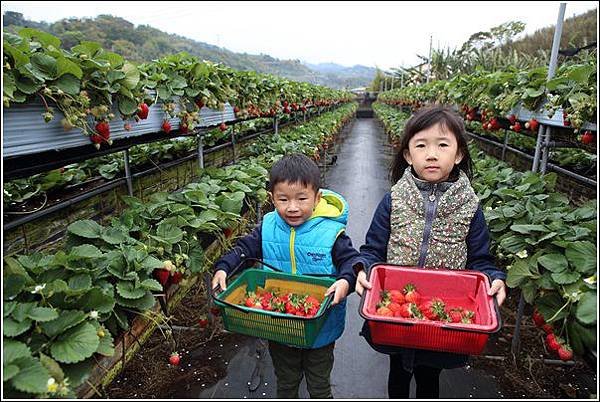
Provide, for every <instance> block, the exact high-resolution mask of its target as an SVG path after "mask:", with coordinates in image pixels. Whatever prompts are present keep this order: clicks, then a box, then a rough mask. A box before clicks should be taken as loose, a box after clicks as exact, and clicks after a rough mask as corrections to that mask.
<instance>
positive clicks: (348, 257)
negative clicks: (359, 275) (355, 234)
mask: <svg viewBox="0 0 600 402" xmlns="http://www.w3.org/2000/svg"><path fill="white" fill-rule="evenodd" d="M331 258H332V260H333V265H335V267H336V268H337V270H338V275H337V279H346V280H347V281H348V283H349V284H350V290H349V291H348V293H350V292H353V291H354V286H355V285H356V274H355V273H354V266H355V265H356V264H357V263H358V262H359V258H360V254H359V252H358V251H357V250H356V249H355V248H354V246H353V245H352V240H351V239H350V237H348V235H347V234H346V233H342V234H340V235H339V236H338V238H337V239H336V240H335V243H334V244H333V249H332V250H331Z"/></svg>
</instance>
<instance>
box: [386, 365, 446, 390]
mask: <svg viewBox="0 0 600 402" xmlns="http://www.w3.org/2000/svg"><path fill="white" fill-rule="evenodd" d="M441 372H442V369H440V368H435V367H428V366H415V367H414V369H413V372H412V373H411V372H410V371H406V370H404V368H403V367H402V355H390V375H389V377H388V397H389V398H394V399H401V398H408V397H409V391H410V380H411V379H412V377H413V374H414V376H415V382H416V383H417V392H416V396H417V398H439V397H440V373H441Z"/></svg>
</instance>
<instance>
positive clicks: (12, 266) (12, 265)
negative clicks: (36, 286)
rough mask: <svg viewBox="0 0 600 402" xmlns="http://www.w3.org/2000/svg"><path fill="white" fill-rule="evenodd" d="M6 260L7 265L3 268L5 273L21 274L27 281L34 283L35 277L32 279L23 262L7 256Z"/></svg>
mask: <svg viewBox="0 0 600 402" xmlns="http://www.w3.org/2000/svg"><path fill="white" fill-rule="evenodd" d="M4 262H5V263H6V265H5V266H4V268H3V274H4V275H8V274H14V275H19V276H22V277H24V278H25V283H27V284H33V279H31V277H30V276H29V274H28V273H27V271H26V270H25V268H23V265H21V263H20V262H19V261H18V260H16V259H15V258H13V257H5V258H4ZM5 292H6V291H5ZM5 295H6V293H5Z"/></svg>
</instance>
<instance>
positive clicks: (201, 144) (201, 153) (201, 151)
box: [198, 134, 204, 170]
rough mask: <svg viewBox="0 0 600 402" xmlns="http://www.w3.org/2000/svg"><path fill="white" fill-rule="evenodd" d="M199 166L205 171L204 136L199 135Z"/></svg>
mask: <svg viewBox="0 0 600 402" xmlns="http://www.w3.org/2000/svg"><path fill="white" fill-rule="evenodd" d="M198 166H199V167H200V170H203V169H204V141H203V138H202V134H198Z"/></svg>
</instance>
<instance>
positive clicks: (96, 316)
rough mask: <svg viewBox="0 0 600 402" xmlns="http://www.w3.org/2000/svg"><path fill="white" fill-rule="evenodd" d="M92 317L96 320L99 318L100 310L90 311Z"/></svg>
mask: <svg viewBox="0 0 600 402" xmlns="http://www.w3.org/2000/svg"><path fill="white" fill-rule="evenodd" d="M90 318H92V319H94V320H96V319H97V318H98V312H97V311H96V310H92V311H90Z"/></svg>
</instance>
